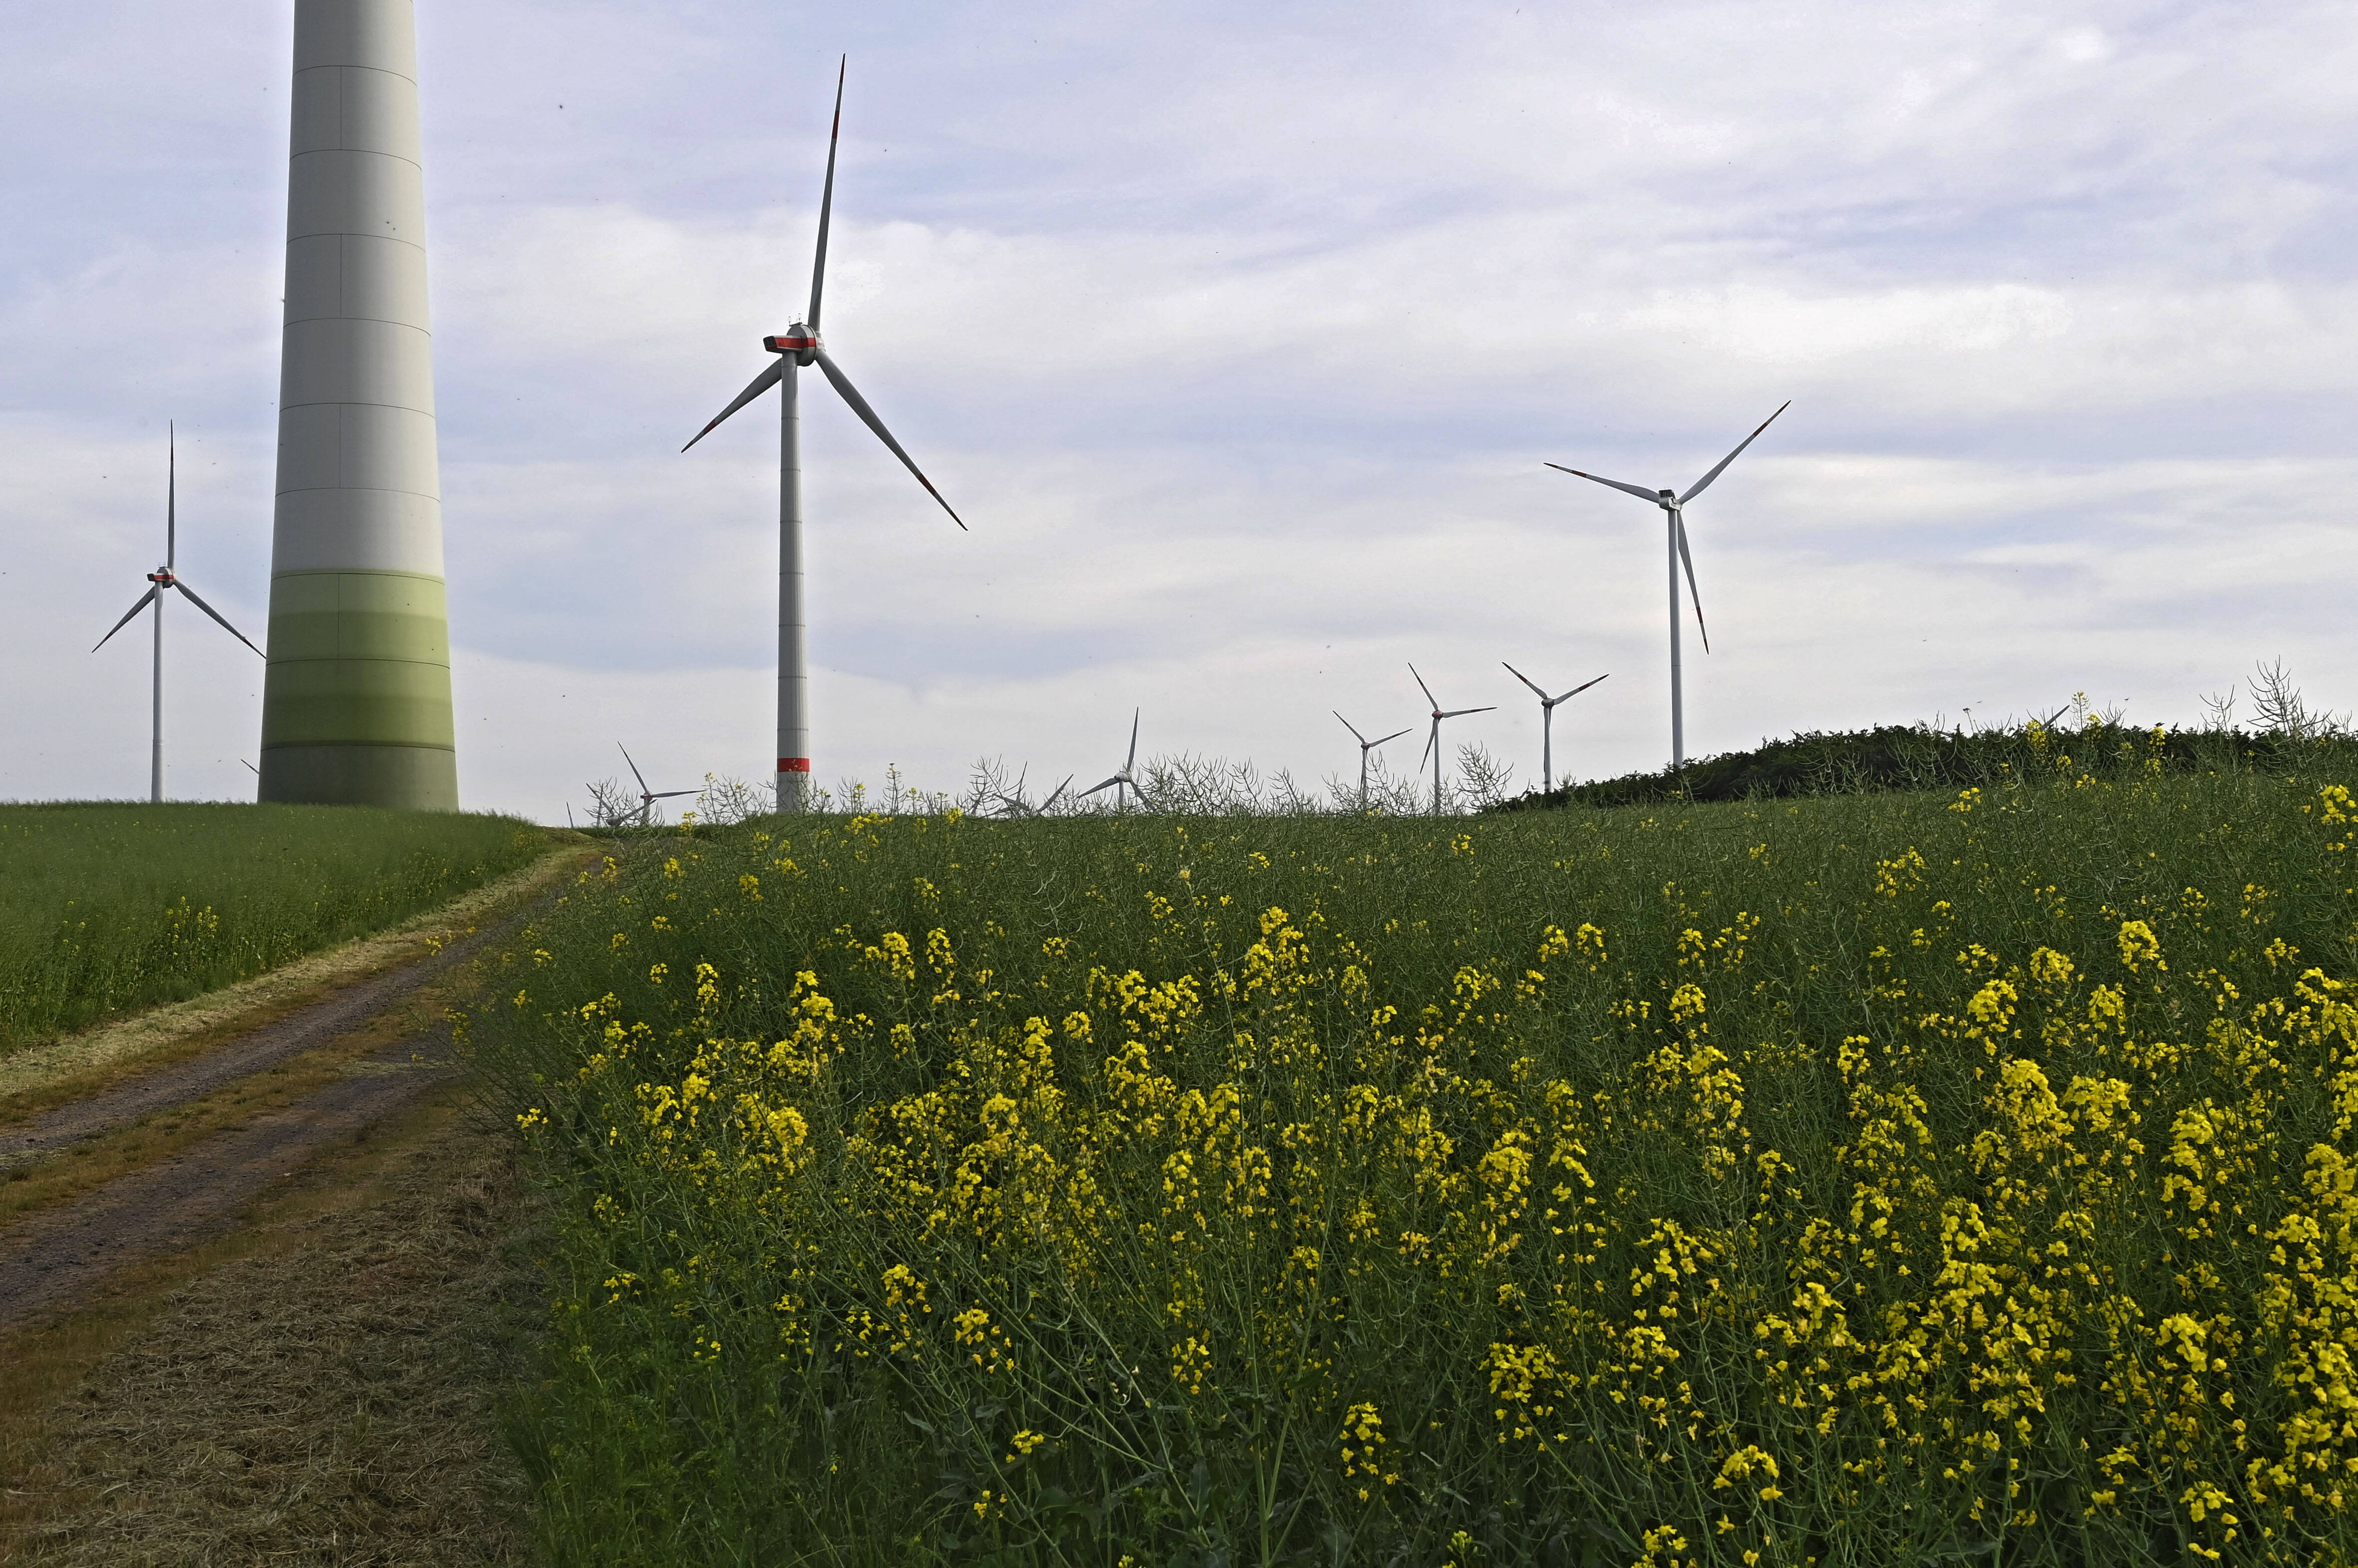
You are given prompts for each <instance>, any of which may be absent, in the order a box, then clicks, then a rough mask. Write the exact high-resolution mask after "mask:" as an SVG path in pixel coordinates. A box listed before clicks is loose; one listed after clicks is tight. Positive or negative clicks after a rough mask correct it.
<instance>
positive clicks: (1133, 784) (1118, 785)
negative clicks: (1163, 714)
mask: <svg viewBox="0 0 2358 1568" xmlns="http://www.w3.org/2000/svg"><path fill="white" fill-rule="evenodd" d="M1139 711H1140V710H1139V709H1136V708H1132V709H1131V710H1130V755H1129V756H1127V757H1125V758H1123V759H1122V763H1121V771H1120V773H1116V774H1114V775H1113V777H1111V778H1109V779H1108V780H1106V781H1105V783H1103V784H1091V785H1089V787H1088V788H1087V789H1085V790H1083V791H1081V793H1080V794H1078V795H1075V796H1073V798H1074V799H1075V800H1087V799H1088V798H1089V796H1091V795H1095V794H1097V792H1098V791H1099V790H1101V789H1109V790H1111V791H1113V804H1114V809H1116V810H1117V811H1119V810H1120V808H1121V803H1122V791H1124V790H1128V791H1130V793H1131V794H1132V795H1137V796H1138V797H1139V798H1140V799H1141V800H1143V799H1145V798H1146V792H1145V791H1144V790H1142V789H1140V788H1139V787H1138V780H1137V779H1135V778H1134V777H1132V776H1131V773H1130V770H1131V769H1133V768H1135V767H1137V766H1138V715H1139ZM1071 782H1072V781H1071V780H1069V779H1068V780H1066V781H1065V783H1067V784H1069V783H1071ZM1058 793H1059V794H1061V793H1062V787H1061V786H1059V790H1058ZM1048 798H1049V799H1050V800H1051V801H1054V800H1055V795H1050V796H1049V797H1048ZM1040 809H1041V810H1043V811H1045V810H1047V809H1048V808H1047V807H1046V806H1042V807H1041V808H1040Z"/></svg>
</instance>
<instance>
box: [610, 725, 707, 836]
mask: <svg viewBox="0 0 2358 1568" xmlns="http://www.w3.org/2000/svg"><path fill="white" fill-rule="evenodd" d="M614 750H616V751H617V752H622V761H624V762H631V749H630V748H629V747H628V746H625V745H623V744H622V742H621V741H615V742H614ZM631 776H632V777H633V778H634V779H636V780H638V781H639V826H640V827H645V826H646V825H647V818H648V817H649V816H653V815H654V809H655V802H657V801H659V800H669V799H670V798H671V797H672V796H674V795H702V794H703V793H704V792H703V791H702V790H700V789H665V790H651V789H649V788H648V787H647V775H646V774H644V773H641V772H639V764H638V763H636V762H631Z"/></svg>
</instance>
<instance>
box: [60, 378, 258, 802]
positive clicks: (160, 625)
mask: <svg viewBox="0 0 2358 1568" xmlns="http://www.w3.org/2000/svg"><path fill="white" fill-rule="evenodd" d="M164 441H165V446H164V564H163V565H162V566H160V567H158V568H156V569H155V570H154V571H152V572H149V573H148V574H147V591H146V592H145V593H143V594H141V595H140V596H139V602H137V603H136V604H134V605H133V606H132V607H131V608H130V609H128V610H126V611H124V612H123V619H122V620H120V621H118V622H115V623H114V625H113V626H110V627H108V628H107V632H106V635H105V636H103V637H101V638H100V639H99V640H98V646H97V647H94V648H92V649H91V652H92V653H93V654H95V653H97V652H98V650H99V648H103V647H105V646H106V644H107V643H108V642H109V641H111V640H112V639H113V638H114V634H115V633H117V632H120V631H122V630H123V629H124V627H125V626H127V625H129V624H130V623H131V618H132V617H133V616H135V615H136V614H138V613H139V612H140V611H143V610H145V609H146V608H147V607H148V606H149V605H151V604H152V605H154V606H155V607H156V683H155V694H154V704H153V706H154V721H155V739H154V741H153V742H152V743H151V746H150V749H149V752H148V760H147V798H148V799H149V800H152V801H156V802H158V803H161V802H162V800H163V798H164V592H165V590H166V589H174V588H177V589H179V590H180V591H181V592H182V593H185V594H187V595H188V596H189V603H191V604H193V605H195V606H196V607H197V608H198V609H200V610H201V611H204V612H205V613H206V614H208V615H210V616H211V617H212V618H213V619H214V620H215V621H221V625H222V631H224V632H227V633H229V634H230V635H231V636H233V637H234V638H236V639H237V640H238V641H239V642H241V643H245V645H246V646H247V647H249V648H254V644H253V643H251V642H249V641H247V638H246V635H245V633H243V632H241V631H239V630H238V629H237V628H236V627H234V626H233V625H231V624H230V623H229V622H226V621H222V613H221V611H218V610H215V609H214V608H213V607H212V606H211V605H210V604H207V603H206V602H205V601H204V600H201V599H200V598H198V597H197V590H196V589H193V588H190V587H189V585H188V584H187V583H185V582H182V581H181V580H180V577H179V574H178V572H176V571H174V570H173V569H172V566H173V562H174V561H175V560H176V559H178V556H179V547H180V518H179V507H180V455H179V433H178V430H176V429H175V428H174V427H172V426H171V425H170V424H167V425H166V426H165V427H164ZM254 653H255V654H257V655H260V654H261V653H262V650H261V649H259V648H254Z"/></svg>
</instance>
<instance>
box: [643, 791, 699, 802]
mask: <svg viewBox="0 0 2358 1568" xmlns="http://www.w3.org/2000/svg"><path fill="white" fill-rule="evenodd" d="M703 793H704V792H703V791H702V790H700V789H659V790H657V791H655V792H654V795H652V796H650V797H649V798H650V799H654V800H669V799H670V798H671V797H672V796H674V795H702V794H703Z"/></svg>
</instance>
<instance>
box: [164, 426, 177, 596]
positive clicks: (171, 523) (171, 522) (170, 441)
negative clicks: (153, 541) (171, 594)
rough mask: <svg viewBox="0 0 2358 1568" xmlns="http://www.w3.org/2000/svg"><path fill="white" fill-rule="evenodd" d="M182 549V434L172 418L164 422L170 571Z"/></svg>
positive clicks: (167, 565)
mask: <svg viewBox="0 0 2358 1568" xmlns="http://www.w3.org/2000/svg"><path fill="white" fill-rule="evenodd" d="M179 550H180V435H179V429H178V427H177V426H175V425H174V424H173V423H172V422H171V421H170V420H168V419H167V420H166V421H165V422H164V569H165V570H166V571H170V570H171V569H172V563H173V561H175V560H176V559H178V557H179Z"/></svg>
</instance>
